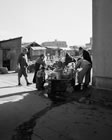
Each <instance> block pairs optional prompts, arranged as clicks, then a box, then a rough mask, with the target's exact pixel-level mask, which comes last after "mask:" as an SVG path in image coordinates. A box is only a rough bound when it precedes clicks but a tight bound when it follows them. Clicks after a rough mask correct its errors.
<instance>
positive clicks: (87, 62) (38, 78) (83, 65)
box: [17, 47, 92, 90]
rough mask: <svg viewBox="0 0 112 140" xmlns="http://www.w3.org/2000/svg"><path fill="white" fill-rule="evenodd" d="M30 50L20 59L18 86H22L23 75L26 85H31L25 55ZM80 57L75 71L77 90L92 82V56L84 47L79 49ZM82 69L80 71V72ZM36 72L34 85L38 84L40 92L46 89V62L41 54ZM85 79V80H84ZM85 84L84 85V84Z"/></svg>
mask: <svg viewBox="0 0 112 140" xmlns="http://www.w3.org/2000/svg"><path fill="white" fill-rule="evenodd" d="M27 52H28V50H27V48H24V49H23V51H22V53H21V54H20V55H19V57H18V61H17V64H18V85H19V86H20V85H21V81H20V79H21V76H22V75H23V76H24V77H25V80H26V84H27V85H30V84H32V83H30V82H29V81H28V75H27V67H28V63H27V61H26V58H25V55H26V54H27ZM79 55H80V57H79V58H78V59H77V62H76V65H75V70H76V71H77V73H78V74H77V81H78V85H77V89H79V90H80V89H81V86H82V84H83V87H84V88H87V87H88V85H89V83H90V81H91V68H92V60H91V56H90V54H89V52H88V51H86V50H84V49H83V48H82V47H80V48H79ZM78 68H80V70H78ZM34 69H35V72H34V77H33V83H36V88H37V89H38V90H43V89H44V83H45V61H44V55H43V54H41V55H40V57H39V58H38V59H37V60H36V62H35V68H34ZM84 78H85V80H84ZM83 82H84V83H83Z"/></svg>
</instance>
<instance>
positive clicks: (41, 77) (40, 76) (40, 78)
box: [36, 66, 45, 90]
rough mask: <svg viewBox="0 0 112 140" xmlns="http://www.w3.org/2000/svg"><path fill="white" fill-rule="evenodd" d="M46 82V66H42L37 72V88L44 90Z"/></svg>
mask: <svg viewBox="0 0 112 140" xmlns="http://www.w3.org/2000/svg"><path fill="white" fill-rule="evenodd" d="M44 83H45V68H44V67H43V66H42V67H41V68H40V70H38V71H37V74H36V88H37V89H38V90H43V89H44Z"/></svg>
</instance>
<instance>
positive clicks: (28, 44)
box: [21, 42, 40, 48]
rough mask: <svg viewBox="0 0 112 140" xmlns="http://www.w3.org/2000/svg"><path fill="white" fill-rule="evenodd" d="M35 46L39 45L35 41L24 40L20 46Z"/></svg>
mask: <svg viewBox="0 0 112 140" xmlns="http://www.w3.org/2000/svg"><path fill="white" fill-rule="evenodd" d="M30 46H32V47H37V46H40V45H39V44H38V43H37V42H26V43H22V46H21V47H22V48H26V47H30Z"/></svg>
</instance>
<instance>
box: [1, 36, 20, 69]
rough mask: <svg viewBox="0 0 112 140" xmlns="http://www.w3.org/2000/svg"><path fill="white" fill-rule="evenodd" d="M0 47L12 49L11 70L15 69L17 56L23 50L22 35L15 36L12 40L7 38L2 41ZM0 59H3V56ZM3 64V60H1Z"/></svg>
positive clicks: (10, 53) (10, 54)
mask: <svg viewBox="0 0 112 140" xmlns="http://www.w3.org/2000/svg"><path fill="white" fill-rule="evenodd" d="M0 49H1V50H3V49H10V52H9V59H10V70H15V69H16V66H17V58H18V55H19V54H20V52H21V37H19V38H14V39H10V40H5V41H1V42H0ZM0 57H1V60H0V61H3V59H2V56H0ZM1 64H2V65H3V62H1Z"/></svg>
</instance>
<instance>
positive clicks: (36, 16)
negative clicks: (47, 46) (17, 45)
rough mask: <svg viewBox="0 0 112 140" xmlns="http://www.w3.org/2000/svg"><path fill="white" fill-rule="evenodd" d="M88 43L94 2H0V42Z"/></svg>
mask: <svg viewBox="0 0 112 140" xmlns="http://www.w3.org/2000/svg"><path fill="white" fill-rule="evenodd" d="M19 36H22V37H23V38H22V42H30V41H36V42H37V43H39V44H41V43H42V42H44V41H53V40H55V39H57V40H59V41H66V42H67V44H68V45H80V44H85V43H88V42H89V39H90V37H91V36H92V0H0V40H3V39H9V38H13V37H19Z"/></svg>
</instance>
